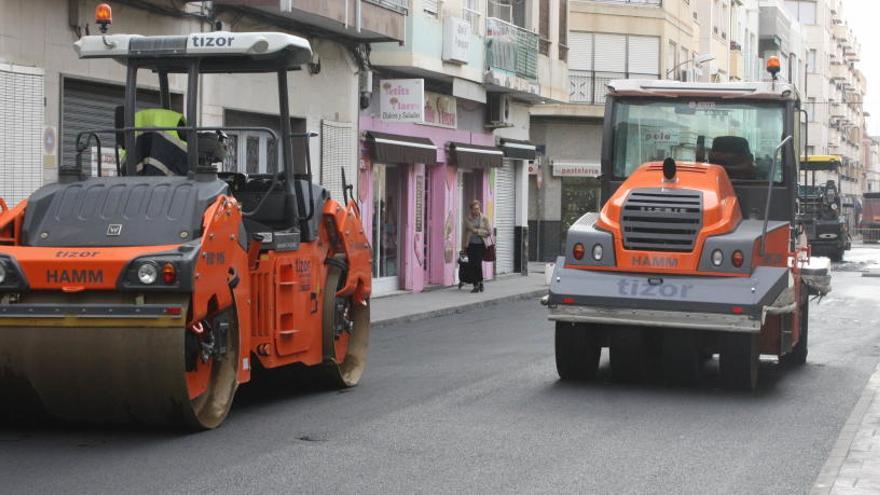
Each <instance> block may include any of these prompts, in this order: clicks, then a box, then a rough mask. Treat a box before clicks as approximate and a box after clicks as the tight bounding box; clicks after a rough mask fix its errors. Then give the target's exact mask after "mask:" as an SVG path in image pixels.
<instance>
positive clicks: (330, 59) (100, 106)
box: [0, 0, 407, 202]
mask: <svg viewBox="0 0 880 495" xmlns="http://www.w3.org/2000/svg"><path fill="white" fill-rule="evenodd" d="M97 3H98V2H96V1H92V0H80V1H65V0H46V1H41V2H30V1H24V0H7V1H5V2H4V4H3V5H4V7H3V15H2V16H0V91H2V92H4V94H3V97H0V101H2V103H0V105H2V106H0V122H4V123H7V122H10V123H11V122H17V123H24V125H23V126H22V127H21V128H20V129H19V130H17V131H15V132H14V133H13V132H0V136H2V137H0V195H2V196H3V197H5V198H6V200H7V201H10V200H11V201H13V202H14V201H18V200H21V199H24V198H25V197H27V196H28V195H29V194H30V193H31V192H32V191H33V190H35V189H36V188H37V187H39V186H40V185H42V184H43V183H44V182H51V181H54V180H55V177H56V173H57V168H58V166H59V165H61V164H72V163H73V161H74V160H75V155H76V153H75V143H74V141H75V139H76V136H77V134H78V133H79V132H81V131H84V130H88V129H100V128H112V127H113V126H114V111H115V108H116V107H117V106H118V105H121V104H122V92H123V82H124V78H125V69H124V67H123V66H122V65H120V64H118V63H116V62H113V61H111V60H95V61H82V60H78V59H77V56H76V54H75V52H74V49H73V43H74V42H75V41H76V40H77V39H78V38H79V37H80V36H82V35H85V34H88V33H89V32H90V31H91V32H93V33H94V32H97V27H96V26H95V25H94V24H93V23H94V21H93V15H94V11H95V6H96V5H97ZM356 3H357V4H358V5H359V7H358V8H357V9H352V10H351V11H350V12H349V11H348V10H347V9H345V8H343V6H341V5H340V6H338V8H337V7H334V6H329V5H323V4H324V2H320V1H311V2H309V1H303V2H297V4H296V7H295V8H292V7H290V6H289V5H287V4H289V2H283V1H279V2H267V1H256V2H254V1H215V2H205V3H200V4H195V3H192V4H179V5H180V6H178V7H175V6H173V5H174V4H170V3H169V2H163V1H137V2H126V1H116V2H113V5H112V7H113V14H114V17H113V24H112V26H111V32H112V33H133V34H144V35H181V34H188V33H192V32H202V31H211V30H217V29H222V30H228V31H260V30H262V31H286V32H290V33H293V34H297V35H301V36H304V37H305V38H307V39H308V40H309V42H310V43H311V45H312V48H313V50H314V57H313V60H312V63H310V64H308V67H306V68H305V70H301V71H297V72H294V73H292V74H291V75H290V90H289V95H288V96H289V99H290V102H291V114H292V116H293V118H292V122H291V124H292V127H293V129H294V130H298V131H307V130H308V131H313V132H316V133H318V134H319V136H320V138H316V139H313V140H312V142H311V143H310V152H311V160H312V163H315V164H320V167H319V169H318V170H316V171H315V176H316V177H315V179H316V180H319V181H321V182H322V183H324V184H325V185H326V186H327V187H328V188H329V189H330V190H331V193H332V194H333V196H335V197H341V194H342V188H341V183H340V180H339V177H338V176H339V175H340V170H341V169H342V168H347V169H348V170H350V171H351V175H350V176H351V177H352V179H356V174H355V173H354V172H355V170H356V153H355V152H354V150H355V149H356V147H357V124H358V116H359V107H358V102H359V100H360V94H359V84H358V81H359V77H358V73H359V71H360V69H361V67H360V63H359V61H358V56H357V55H358V52H359V51H363V49H362V47H363V46H364V45H365V44H367V43H370V42H374V41H388V40H394V41H403V39H404V38H403V35H404V28H405V18H406V16H407V9H406V8H404V7H403V6H400V5H396V4H395V3H394V2H389V1H379V0H375V1H373V2H370V1H368V0H357V2H356ZM355 12H356V13H355ZM344 15H348V16H349V17H348V18H343V17H340V16H344ZM138 79H139V80H138V85H139V95H138V107H139V108H147V107H151V106H158V104H159V97H158V88H159V81H158V79H157V78H156V77H155V76H154V75H153V74H143V75H141V76H140V77H139V78H138ZM202 83H203V86H202V88H201V90H200V91H199V94H198V99H199V102H198V106H199V110H200V114H201V118H202V120H201V123H202V125H227V126H266V127H269V128H274V129H276V130H277V129H278V128H279V126H280V124H279V122H278V106H279V95H278V94H277V89H276V86H275V81H274V78H273V77H272V76H271V75H244V74H243V75H206V76H205V77H203V78H202ZM169 86H170V90H171V93H172V97H171V100H172V101H171V106H172V108H175V109H182V108H183V105H184V103H185V102H184V98H185V96H184V89H185V80H184V78H181V77H176V76H173V75H172V76H171V77H170V81H169ZM3 131H5V129H3ZM230 134H231V136H230V137H231V145H230V152H229V156H228V157H227V160H226V162H225V164H224V166H225V167H226V169H227V170H236V171H241V172H247V173H266V172H271V171H273V170H275V169H276V168H277V164H278V156H279V155H280V153H278V152H277V149H276V143H274V142H273V141H272V140H271V139H270V137H269V136H268V135H264V134H260V133H252V132H231V133H230ZM103 144H104V146H103V148H104V150H112V148H113V137H112V136H103ZM304 149H305V147H304V146H303V147H299V150H298V153H299V155H298V156H297V159H304ZM109 154H110V155H111V156H112V154H113V153H112V151H109ZM93 155H96V154H95V153H93ZM91 159H92V162H93V163H92V167H93V168H95V167H97V166H98V163H99V162H100V163H101V166H102V169H105V168H107V169H108V170H110V169H112V170H115V167H113V166H109V167H107V165H108V164H106V163H104V162H105V161H106V157H101V158H100V159H99V157H97V156H92V157H91ZM111 160H112V158H111ZM86 162H87V163H88V158H87V159H86Z"/></svg>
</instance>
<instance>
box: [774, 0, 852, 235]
mask: <svg viewBox="0 0 880 495" xmlns="http://www.w3.org/2000/svg"><path fill="white" fill-rule="evenodd" d="M844 7H845V2H844V1H843V0H812V1H806V0H798V1H788V2H785V5H784V9H785V11H786V14H787V15H788V16H789V17H790V18H791V19H793V22H796V23H797V24H799V26H800V30H801V32H802V33H803V38H804V45H805V50H806V54H805V56H806V59H805V69H804V71H803V73H804V74H805V75H804V77H803V84H801V85H799V87H800V88H801V91H802V93H803V95H804V97H803V100H804V107H805V108H806V109H807V115H808V123H807V130H808V134H807V136H808V140H809V145H808V149H807V152H808V153H810V154H819V155H839V156H840V157H841V158H842V167H841V168H840V170H838V171H837V172H836V173H819V174H817V181H818V182H820V183H821V182H824V181H826V180H834V181H836V182H837V184H838V188H839V189H840V192H841V199H842V205H843V212H844V213H845V214H846V215H847V217H848V219H849V220H850V221H851V222H852V221H854V220H853V217H854V214H853V213H854V212H853V209H854V206H855V205H856V203H857V202H858V201H859V196H860V195H861V194H862V192H864V191H866V190H867V187H868V185H867V179H868V161H867V159H866V156H867V153H866V151H867V150H866V149H865V147H866V146H867V145H866V141H867V140H866V131H865V129H866V128H865V125H866V123H865V120H866V119H865V112H864V104H863V102H864V99H865V94H866V92H867V83H866V80H865V77H864V75H863V74H862V72H861V71H860V70H859V68H858V62H859V58H860V51H861V48H860V46H859V43H858V40H857V39H856V38H855V36H854V35H853V32H852V30H851V29H850V28H849V26H847V24H846V22H845V21H844V15H845V12H844Z"/></svg>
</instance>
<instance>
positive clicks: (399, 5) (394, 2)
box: [366, 0, 409, 14]
mask: <svg viewBox="0 0 880 495" xmlns="http://www.w3.org/2000/svg"><path fill="white" fill-rule="evenodd" d="M366 1H367V2H369V3H372V4H374V5H379V6H382V7H386V8H389V9H392V10H396V11H397V12H400V13H403V14H405V13H407V12H408V11H409V0H366Z"/></svg>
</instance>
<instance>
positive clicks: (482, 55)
mask: <svg viewBox="0 0 880 495" xmlns="http://www.w3.org/2000/svg"><path fill="white" fill-rule="evenodd" d="M411 8H412V11H411V15H410V16H409V17H408V18H407V26H406V32H407V37H406V40H405V42H403V43H376V44H373V45H372V50H371V53H370V64H371V67H372V74H373V75H372V82H371V88H372V94H373V98H372V100H371V102H370V104H369V105H368V106H366V107H365V108H363V110H362V112H361V114H360V126H359V127H360V147H359V170H358V172H359V188H358V198H359V200H360V202H361V203H362V204H363V205H364V206H363V211H364V222H365V225H364V226H365V228H367V229H369V230H370V231H371V232H372V235H373V247H374V251H375V261H376V262H375V264H374V287H376V288H377V291H378V292H379V293H383V292H388V291H393V290H397V289H403V290H411V291H420V290H423V289H424V288H425V287H427V286H432V285H433V286H444V285H452V284H454V283H456V282H457V270H456V267H457V264H456V261H457V259H458V253H459V251H460V250H461V248H462V235H461V225H462V220H463V218H462V216H463V215H464V214H465V212H466V211H467V205H468V204H469V203H470V202H471V201H472V200H474V199H476V200H479V201H480V202H481V204H482V206H483V211H484V213H485V214H486V216H487V217H488V218H489V221H490V223H491V225H492V226H493V230H494V233H495V237H496V252H497V259H496V261H495V262H494V263H486V264H485V266H484V272H485V273H486V274H488V275H489V276H493V275H495V274H503V273H511V272H525V271H526V270H527V264H526V263H525V255H524V253H525V252H526V250H527V247H526V242H527V240H528V224H527V217H526V210H527V208H526V205H527V204H528V203H527V202H528V189H527V174H528V169H529V163H530V162H531V161H532V160H533V159H534V157H535V156H534V155H535V147H534V146H533V145H531V144H530V143H529V142H528V140H529V127H530V119H529V108H530V107H531V106H532V105H534V104H535V103H536V102H541V101H557V100H560V101H565V100H566V99H567V97H568V94H567V92H566V90H565V89H566V85H567V84H568V78H567V65H566V62H565V57H566V43H565V35H566V30H565V27H564V26H565V14H566V13H567V6H566V2H565V1H564V0H534V1H528V0H526V1H503V0H499V1H485V0H449V1H445V2H436V1H428V0H413V2H412V5H411Z"/></svg>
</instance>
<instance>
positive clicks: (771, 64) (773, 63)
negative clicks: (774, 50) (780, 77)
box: [767, 55, 782, 78]
mask: <svg viewBox="0 0 880 495" xmlns="http://www.w3.org/2000/svg"><path fill="white" fill-rule="evenodd" d="M781 69H782V64H781V63H780V62H779V57H777V56H775V55H774V56H772V57H770V58H768V59H767V72H769V73H770V75H772V76H773V77H774V78H775V77H776V74H779V71H780V70H781Z"/></svg>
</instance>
